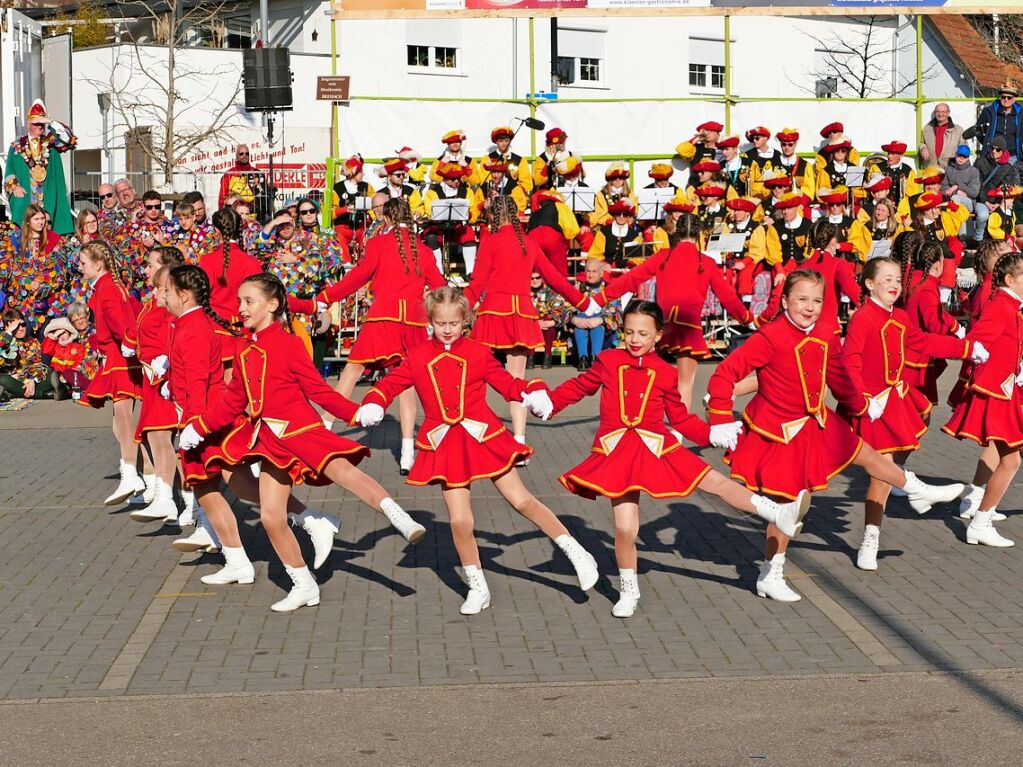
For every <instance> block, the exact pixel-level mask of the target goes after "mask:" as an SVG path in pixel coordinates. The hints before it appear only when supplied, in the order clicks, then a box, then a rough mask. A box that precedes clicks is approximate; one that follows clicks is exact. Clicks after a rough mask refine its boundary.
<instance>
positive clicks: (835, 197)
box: [817, 186, 855, 245]
mask: <svg viewBox="0 0 1023 767" xmlns="http://www.w3.org/2000/svg"><path fill="white" fill-rule="evenodd" d="M817 199H818V200H820V201H821V204H822V205H824V210H823V211H822V214H823V215H821V217H820V220H824V221H828V222H830V223H832V224H834V225H835V228H836V230H837V231H836V234H835V236H836V237H837V238H838V244H839V245H841V244H843V243H845V242H848V241H849V228H850V227H851V226H852V225H853V221H854V220H855V219H853V217H852V216H850V215H849V213H848V210H849V190H848V188H846V187H844V186H840V187H836V188H835V189H828V188H826V187H821V188H819V189H818V190H817Z"/></svg>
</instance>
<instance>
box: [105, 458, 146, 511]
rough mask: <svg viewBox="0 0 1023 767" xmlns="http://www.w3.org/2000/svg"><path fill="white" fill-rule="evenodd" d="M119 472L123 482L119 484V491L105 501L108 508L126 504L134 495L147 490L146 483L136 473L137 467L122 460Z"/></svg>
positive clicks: (115, 491)
mask: <svg viewBox="0 0 1023 767" xmlns="http://www.w3.org/2000/svg"><path fill="white" fill-rule="evenodd" d="M118 471H120V474H121V481H120V482H119V483H118V485H117V489H116V490H114V492H112V493H111V494H110V495H108V496H107V499H106V500H105V501H103V503H104V505H106V506H117V505H118V504H120V503H124V502H125V501H126V500H128V499H129V498H131V497H132V496H133V495H137V494H138V493H141V492H144V491H145V489H146V483H145V481H144V480H143V479H142V477H140V476H139V473H138V472H137V471H135V467H134V466H132V465H131V464H130V463H127V462H126V461H123V460H122V461H121V465H120V468H119V469H118Z"/></svg>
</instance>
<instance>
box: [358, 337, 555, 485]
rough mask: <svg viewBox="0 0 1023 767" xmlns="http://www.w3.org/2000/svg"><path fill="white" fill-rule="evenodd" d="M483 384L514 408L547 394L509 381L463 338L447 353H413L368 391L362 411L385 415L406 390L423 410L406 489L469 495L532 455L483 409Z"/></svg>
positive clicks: (430, 347) (431, 344)
mask: <svg viewBox="0 0 1023 767" xmlns="http://www.w3.org/2000/svg"><path fill="white" fill-rule="evenodd" d="M488 384H489V385H490V386H491V387H493V389H494V391H496V392H497V393H498V394H500V395H501V396H502V397H504V398H505V399H506V400H507V401H508V402H519V401H521V400H522V395H523V393H525V392H527V391H534V390H536V389H542V388H544V385H543V382H541V381H539V380H533V381H529V382H527V381H523V380H522V379H521V378H515V377H514V376H512V375H511V374H510V373H508V372H507V371H506V370H505V369H504V368H502V367H501V365H500V364H499V363H498V362H497V360H495V359H494V355H493V354H492V353H491V351H490V349H489V348H488V347H486V346H484V345H483V344H481V343H479V342H478V341H473V340H472V339H470V338H460V339H458V340H457V341H455V342H454V343H453V344H451V348H450V349H448V348H445V345H444V344H442V343H441V342H440V341H438V340H436V339H431V340H429V341H427V342H426V343H422V344H420V345H419V346H416V347H414V348H413V349H411V350H409V354H408V362H407V363H406V364H404V365H399V366H398V367H397V368H395V369H394V370H392V371H391V372H389V373H388V374H387V375H386V376H384V377H383V378H382V379H381V380H380V381H379V382H378V383H377V384H376V386H374V387H373V388H372V389H370V391H369V393H368V394H366V397H365V399H363V401H362V402H363V404H364V405H365V404H370V403H375V404H377V405H380V406H381V407H382V408H384V409H385V410H386V409H387V406H388V405H390V404H391V402H392V401H393V400H394V398H395V397H397V396H398V395H399V394H401V393H402V392H403V391H405V390H406V389H407V388H409V387H410V386H414V387H415V390H416V394H418V395H419V401H420V402H421V403H422V404H423V413H424V417H423V425H422V427H420V429H419V434H418V435H417V436H416V447H417V448H418V452H417V453H416V460H415V463H414V464H412V470H411V471H410V472H409V475H408V478H407V479H406V480H405V481H406V482H407V483H408V484H410V485H429V484H439V485H440V486H441V487H442V488H443V489H445V490H449V489H451V488H456V487H468V486H469V485H470V484H471V483H472V482H474V481H475V480H477V479H496V478H497V477H500V476H502V475H503V474H507V473H508V471H509V470H511V468H512V467H513V466H514V465H515V464H516V463H517V462H518V461H520V460H522V459H523V458H529V457H530V456H531V455H532V454H533V448H531V447H528V446H526V445H523V444H521V443H519V442H516V441H515V439H514V438H513V437H512V436H511V434H509V433H508V429H507V428H506V427H505V426H504V424H502V423H501V419H500V418H498V417H497V416H496V415H495V414H494V411H493V410H491V409H490V407H489V406H488V405H487V385H488Z"/></svg>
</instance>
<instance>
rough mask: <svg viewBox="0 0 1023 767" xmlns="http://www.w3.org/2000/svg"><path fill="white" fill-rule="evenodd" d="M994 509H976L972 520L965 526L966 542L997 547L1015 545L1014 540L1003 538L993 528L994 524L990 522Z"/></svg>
mask: <svg viewBox="0 0 1023 767" xmlns="http://www.w3.org/2000/svg"><path fill="white" fill-rule="evenodd" d="M994 515H995V510H994V509H991V510H989V511H977V513H976V514H974V516H973V521H972V522H970V524H969V525H967V526H966V542H967V543H973V544H977V543H980V544H983V545H984V546H994V547H995V548H999V549H1007V548H1009V547H1010V546H1015V545H1016V542H1015V541H1011V540H1009V539H1008V538H1003V537H1002V536H1001V535H999V534H998V531H997V530H995V526H994V525H993V524H991V523H992V522H993V521H994Z"/></svg>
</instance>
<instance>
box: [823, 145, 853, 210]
mask: <svg viewBox="0 0 1023 767" xmlns="http://www.w3.org/2000/svg"><path fill="white" fill-rule="evenodd" d="M851 149H852V143H851V142H850V141H849V139H845V140H844V141H838V142H835V143H829V144H825V145H824V146H822V147H821V150H820V151H821V153H820V154H818V155H817V156H818V157H825V156H826V157H827V160H826V161H825V162H824V165H823V166H822V167H821V168H820V169H819V170H818V171H817V197H818V199H819V198H820V194H821V190H822V189H838V187H840V186H841V187H844V188H846V189H848V187H847V186H846V183H845V174H846V173H847V172H848V170H849V166H851V165H856V163H855V162H854V161H852V160H851V159H850V157H849V154H850V150H851Z"/></svg>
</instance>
